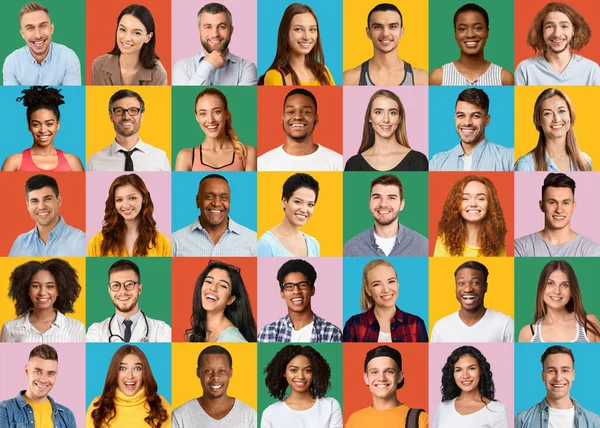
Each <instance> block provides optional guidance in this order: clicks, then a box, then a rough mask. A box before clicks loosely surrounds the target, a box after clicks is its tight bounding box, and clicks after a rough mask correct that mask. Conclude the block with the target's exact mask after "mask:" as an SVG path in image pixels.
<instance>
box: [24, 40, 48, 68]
mask: <svg viewBox="0 0 600 428" xmlns="http://www.w3.org/2000/svg"><path fill="white" fill-rule="evenodd" d="M53 47H54V43H52V42H50V48H49V49H48V55H46V58H44V59H43V60H42V64H45V63H47V62H48V63H49V62H52V52H53V50H54V49H53ZM25 48H27V54H28V55H29V61H31V63H32V64H37V60H36V59H35V57H34V56H33V55H32V53H31V50H30V49H29V45H25ZM40 65H41V64H40Z"/></svg>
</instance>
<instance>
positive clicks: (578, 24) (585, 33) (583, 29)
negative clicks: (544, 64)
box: [527, 2, 592, 53]
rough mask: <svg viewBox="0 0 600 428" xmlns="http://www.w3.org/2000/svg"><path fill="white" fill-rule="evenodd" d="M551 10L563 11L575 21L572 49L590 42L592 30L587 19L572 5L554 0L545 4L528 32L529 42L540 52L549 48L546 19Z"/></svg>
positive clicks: (580, 47) (578, 48)
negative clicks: (546, 38)
mask: <svg viewBox="0 0 600 428" xmlns="http://www.w3.org/2000/svg"><path fill="white" fill-rule="evenodd" d="M550 12H561V13H564V14H565V15H567V17H568V18H569V20H570V21H571V22H572V23H573V38H572V39H571V49H573V50H576V51H578V50H581V49H583V48H584V47H585V45H587V44H588V42H589V41H590V37H591V36H592V30H591V28H590V26H589V25H588V23H587V22H585V19H584V18H583V16H581V14H580V13H579V12H577V11H576V10H575V9H574V8H573V7H572V6H570V5H568V4H566V3H560V2H552V3H548V4H547V5H546V6H544V7H543V8H542V9H541V10H540V11H539V12H538V13H537V14H536V15H535V17H534V18H533V21H532V22H531V27H529V33H528V34H527V44H528V45H529V46H531V47H532V48H533V50H534V51H535V52H536V53H538V52H540V53H543V52H545V51H546V50H547V48H548V47H547V46H546V42H545V41H544V20H545V19H546V15H548V14H549V13H550Z"/></svg>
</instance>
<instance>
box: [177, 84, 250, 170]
mask: <svg viewBox="0 0 600 428" xmlns="http://www.w3.org/2000/svg"><path fill="white" fill-rule="evenodd" d="M194 105H195V106H196V108H195V110H194V111H195V115H196V120H197V121H198V124H199V125H200V129H201V130H202V132H204V141H203V142H202V143H200V145H199V146H197V147H194V148H191V149H183V150H181V151H180V152H179V153H178V154H177V160H176V161H175V171H256V148H254V147H252V146H247V145H245V144H242V143H241V142H240V139H239V137H238V135H237V133H236V132H235V131H234V130H233V125H232V121H233V120H232V118H231V112H230V111H229V107H228V106H227V98H226V97H225V94H223V92H221V91H219V90H218V89H215V88H206V89H204V90H203V91H202V92H200V93H199V94H198V96H197V97H196V102H195V104H194Z"/></svg>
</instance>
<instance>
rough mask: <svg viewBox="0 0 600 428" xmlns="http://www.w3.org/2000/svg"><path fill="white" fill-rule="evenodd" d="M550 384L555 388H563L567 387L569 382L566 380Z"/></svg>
mask: <svg viewBox="0 0 600 428" xmlns="http://www.w3.org/2000/svg"><path fill="white" fill-rule="evenodd" d="M550 386H551V387H552V388H553V389H563V388H566V386H567V383H566V382H563V383H551V384H550Z"/></svg>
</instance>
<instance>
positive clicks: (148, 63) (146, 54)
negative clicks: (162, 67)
mask: <svg viewBox="0 0 600 428" xmlns="http://www.w3.org/2000/svg"><path fill="white" fill-rule="evenodd" d="M124 15H132V16H134V17H136V18H137V19H139V20H140V22H141V23H142V25H143V26H144V27H145V28H146V33H148V34H150V33H152V37H150V40H149V41H148V43H144V44H143V45H142V49H141V50H140V64H141V65H142V67H144V68H147V69H150V70H152V69H153V68H154V66H155V65H156V62H157V61H158V60H159V59H160V58H159V56H158V55H157V54H156V29H155V26H154V18H153V17H152V13H151V12H150V11H149V10H148V8H147V7H146V6H142V5H141V4H130V5H129V6H127V7H126V8H125V9H123V10H122V11H121V13H120V14H119V17H118V18H117V28H116V29H115V45H114V47H113V48H112V51H110V52H108V53H109V54H111V55H117V56H119V55H121V50H120V49H119V45H118V43H117V32H118V31H119V23H120V22H121V18H123V16H124Z"/></svg>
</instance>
